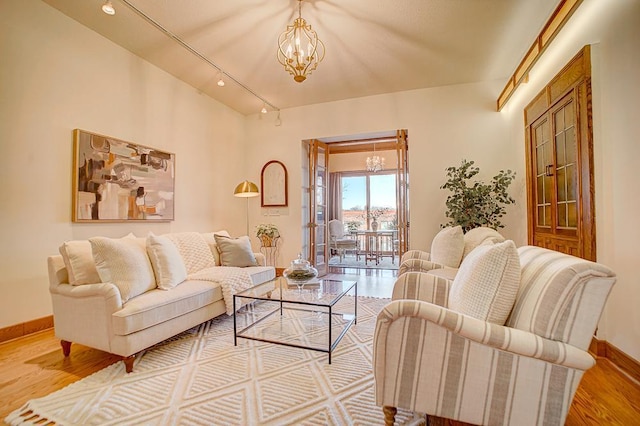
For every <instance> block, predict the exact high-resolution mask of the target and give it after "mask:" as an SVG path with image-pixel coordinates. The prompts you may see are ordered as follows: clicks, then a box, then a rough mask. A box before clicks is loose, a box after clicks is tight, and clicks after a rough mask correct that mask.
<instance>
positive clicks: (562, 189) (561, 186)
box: [556, 167, 567, 202]
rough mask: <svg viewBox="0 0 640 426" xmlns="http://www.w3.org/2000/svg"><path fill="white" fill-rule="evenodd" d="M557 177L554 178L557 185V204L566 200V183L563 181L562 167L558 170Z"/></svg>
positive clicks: (563, 171)
mask: <svg viewBox="0 0 640 426" xmlns="http://www.w3.org/2000/svg"><path fill="white" fill-rule="evenodd" d="M557 173H558V175H557V176H556V179H557V183H556V184H557V185H558V202H562V201H566V200H567V191H566V181H565V170H564V167H562V168H560V169H558V171H557Z"/></svg>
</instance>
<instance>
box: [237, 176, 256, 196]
mask: <svg viewBox="0 0 640 426" xmlns="http://www.w3.org/2000/svg"><path fill="white" fill-rule="evenodd" d="M258 194H260V191H258V186H257V185H256V184H255V183H253V182H249V181H248V180H245V181H244V182H241V183H239V184H238V186H236V189H235V190H234V191H233V195H234V196H235V197H243V198H248V197H257V196H258Z"/></svg>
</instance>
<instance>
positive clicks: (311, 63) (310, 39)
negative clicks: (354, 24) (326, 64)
mask: <svg viewBox="0 0 640 426" xmlns="http://www.w3.org/2000/svg"><path fill="white" fill-rule="evenodd" d="M301 9H302V0H298V18H297V19H296V20H295V21H293V25H287V29H286V31H285V32H283V33H282V34H280V37H278V62H280V63H281V64H282V65H283V66H284V69H285V70H287V72H288V73H289V74H291V75H292V76H293V79H294V80H295V81H297V82H298V83H302V82H303V81H305V80H306V79H307V75H308V74H311V72H312V71H313V70H315V69H316V68H317V67H318V64H319V63H320V62H321V61H322V60H323V59H324V44H323V43H322V42H321V41H320V39H318V34H316V32H315V31H313V30H312V29H311V25H307V22H306V21H305V20H304V19H302V12H301Z"/></svg>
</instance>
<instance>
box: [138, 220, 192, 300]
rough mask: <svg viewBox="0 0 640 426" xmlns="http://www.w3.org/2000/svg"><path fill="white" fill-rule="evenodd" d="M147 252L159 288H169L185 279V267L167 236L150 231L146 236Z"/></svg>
mask: <svg viewBox="0 0 640 426" xmlns="http://www.w3.org/2000/svg"><path fill="white" fill-rule="evenodd" d="M147 254H148V255H149V260H150V261H151V266H152V267H153V272H154V274H155V276H156V284H157V285H158V288H159V289H162V290H171V289H172V288H174V287H175V286H177V285H178V284H180V283H181V282H183V281H184V280H186V279H187V268H186V267H185V266H184V262H183V261H182V257H181V256H180V252H179V251H178V247H176V245H175V244H174V243H173V241H171V240H170V239H169V238H167V237H163V236H158V235H154V234H153V233H152V232H150V233H149V235H148V236H147Z"/></svg>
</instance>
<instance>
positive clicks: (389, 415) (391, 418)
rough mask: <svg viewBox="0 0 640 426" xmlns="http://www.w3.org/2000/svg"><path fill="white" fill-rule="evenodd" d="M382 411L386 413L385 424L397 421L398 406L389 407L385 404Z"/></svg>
mask: <svg viewBox="0 0 640 426" xmlns="http://www.w3.org/2000/svg"><path fill="white" fill-rule="evenodd" d="M382 412H383V413H384V424H385V426H393V423H394V422H395V421H396V413H397V412H398V409H397V408H396V407H389V406H387V405H385V406H384V407H382Z"/></svg>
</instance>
